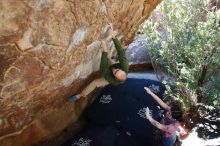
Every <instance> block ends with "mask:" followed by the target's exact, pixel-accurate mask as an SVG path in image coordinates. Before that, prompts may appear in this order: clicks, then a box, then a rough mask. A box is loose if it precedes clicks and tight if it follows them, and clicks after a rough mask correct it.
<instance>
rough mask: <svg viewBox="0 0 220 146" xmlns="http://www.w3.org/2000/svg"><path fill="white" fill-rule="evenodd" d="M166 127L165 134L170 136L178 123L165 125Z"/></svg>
mask: <svg viewBox="0 0 220 146" xmlns="http://www.w3.org/2000/svg"><path fill="white" fill-rule="evenodd" d="M166 127H167V130H166V132H168V133H169V134H171V135H172V134H173V133H175V132H176V130H177V128H178V127H179V123H175V124H170V125H166Z"/></svg>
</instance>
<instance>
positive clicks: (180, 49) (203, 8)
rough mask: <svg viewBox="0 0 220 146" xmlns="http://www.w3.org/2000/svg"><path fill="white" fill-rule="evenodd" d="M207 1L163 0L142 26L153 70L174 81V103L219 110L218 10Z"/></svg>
mask: <svg viewBox="0 0 220 146" xmlns="http://www.w3.org/2000/svg"><path fill="white" fill-rule="evenodd" d="M213 7H214V6H212V5H211V3H210V0H184V1H183V0H164V1H163V2H162V4H161V5H160V7H158V10H157V12H155V13H154V14H153V15H152V16H151V18H150V19H148V20H147V21H146V22H145V23H144V24H143V26H142V28H141V31H142V32H144V33H146V34H147V37H148V38H147V39H148V45H149V49H150V53H151V58H152V61H153V64H154V67H155V69H156V71H157V72H158V73H161V72H163V73H164V72H165V73H166V74H167V75H168V76H170V77H171V78H172V79H173V83H174V85H175V87H177V91H176V92H175V93H173V91H172V90H171V89H170V90H168V92H170V93H169V94H170V95H171V97H173V99H174V100H178V101H180V102H182V103H183V105H184V107H186V108H190V107H192V106H193V105H197V103H203V104H205V105H210V106H213V107H215V109H217V110H218V111H219V109H220V10H217V9H216V7H214V8H215V9H213Z"/></svg>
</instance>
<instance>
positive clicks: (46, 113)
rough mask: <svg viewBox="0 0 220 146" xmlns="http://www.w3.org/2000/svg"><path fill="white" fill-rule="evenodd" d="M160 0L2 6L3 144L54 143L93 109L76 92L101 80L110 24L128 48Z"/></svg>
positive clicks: (16, 0)
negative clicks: (105, 36)
mask: <svg viewBox="0 0 220 146" xmlns="http://www.w3.org/2000/svg"><path fill="white" fill-rule="evenodd" d="M159 3H160V0H126V1H122V0H114V1H112V0H2V1H0V20H1V21H0V107H1V108H0V146H29V145H34V144H37V143H39V142H41V141H44V140H48V139H50V138H52V137H54V136H56V135H57V134H58V133H60V132H61V131H62V130H63V129H65V127H67V126H68V125H70V124H71V123H73V122H75V121H76V120H77V119H78V117H79V116H80V114H81V113H82V111H83V109H84V108H85V107H86V105H87V103H88V102H87V101H88V100H87V99H85V100H82V101H80V102H78V103H76V104H73V103H71V102H70V101H69V98H68V97H69V96H70V95H72V94H77V93H78V92H80V90H82V89H83V87H84V86H85V85H87V84H89V81H92V80H93V79H94V78H95V77H96V76H97V71H98V70H99V63H100V56H101V49H100V39H101V38H102V37H103V33H104V32H105V31H106V27H107V23H108V22H111V23H112V24H113V25H114V28H115V30H116V31H117V32H118V34H120V35H121V37H122V40H123V44H124V45H125V44H128V42H130V41H131V40H132V37H133V36H134V34H135V32H136V31H137V29H138V26H139V25H140V24H141V23H142V22H143V21H144V20H145V19H146V18H147V17H148V16H149V14H150V12H151V11H152V10H153V9H154V8H155V7H156V6H157V5H158V4H159Z"/></svg>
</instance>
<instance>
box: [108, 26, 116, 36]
mask: <svg viewBox="0 0 220 146" xmlns="http://www.w3.org/2000/svg"><path fill="white" fill-rule="evenodd" d="M108 25H109V28H108V33H109V35H110V36H111V37H112V38H115V33H114V29H113V25H112V24H110V23H109V24H108Z"/></svg>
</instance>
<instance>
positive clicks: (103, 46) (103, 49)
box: [102, 41, 108, 52]
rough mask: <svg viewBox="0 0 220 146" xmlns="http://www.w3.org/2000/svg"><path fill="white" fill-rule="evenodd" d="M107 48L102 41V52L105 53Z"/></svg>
mask: <svg viewBox="0 0 220 146" xmlns="http://www.w3.org/2000/svg"><path fill="white" fill-rule="evenodd" d="M107 48H108V46H107V43H106V42H105V41H102V51H103V52H107Z"/></svg>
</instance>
